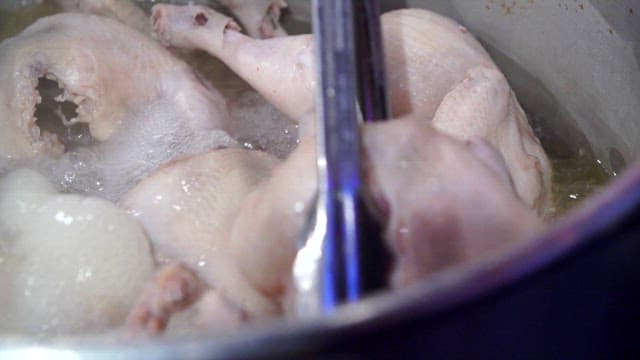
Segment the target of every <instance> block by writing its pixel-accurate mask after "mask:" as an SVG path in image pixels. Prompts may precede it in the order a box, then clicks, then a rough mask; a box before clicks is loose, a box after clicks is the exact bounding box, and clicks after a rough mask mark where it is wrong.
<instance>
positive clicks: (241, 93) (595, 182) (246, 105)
mask: <svg viewBox="0 0 640 360" xmlns="http://www.w3.org/2000/svg"><path fill="white" fill-rule="evenodd" d="M28 3H36V5H33V6H28V7H21V8H18V9H6V8H3V7H0V40H1V39H4V38H7V37H10V36H14V35H16V34H17V33H19V32H20V31H21V30H22V29H24V28H25V27H26V26H28V25H29V24H31V23H32V22H33V21H35V20H36V19H37V18H39V17H42V16H46V15H49V14H52V13H55V12H57V11H58V9H57V8H56V7H55V6H53V5H51V4H50V3H49V2H46V1H45V2H41V1H30V2H28ZM141 3H142V4H143V7H144V6H146V7H147V8H148V7H149V6H150V5H149V4H150V3H151V2H149V1H142V2H141ZM305 20H308V19H300V18H296V17H293V16H292V15H291V14H290V13H287V12H285V14H284V18H283V24H284V26H285V27H286V28H287V29H288V30H289V31H290V32H291V33H302V32H307V31H308V30H309V24H308V23H307V22H305ZM187 61H188V62H189V63H190V64H191V65H193V66H194V68H196V69H197V71H198V72H199V73H200V74H201V75H202V76H203V77H204V78H205V79H208V80H209V81H210V82H212V83H214V84H216V87H218V88H219V89H220V91H221V92H222V93H223V94H224V95H225V96H226V97H227V98H230V99H238V100H237V103H238V104H239V105H240V106H239V107H237V108H236V110H235V113H234V116H236V117H241V118H243V117H244V118H245V120H247V124H251V125H253V126H255V125H256V124H265V122H264V121H257V120H260V119H257V117H260V118H261V119H264V118H268V119H271V120H272V121H268V122H266V124H267V125H264V126H263V127H262V128H260V129H257V130H256V132H262V131H264V132H270V133H271V135H270V136H267V137H266V138H268V139H270V140H268V142H269V143H265V142H264V140H262V142H260V140H258V139H260V137H259V136H256V137H255V139H240V140H241V141H242V142H244V144H245V146H246V147H249V148H267V147H269V148H273V149H275V150H274V152H275V153H276V155H278V156H281V157H282V156H285V155H286V154H287V153H288V152H289V151H290V150H291V148H292V147H293V146H295V137H296V135H297V129H296V128H295V124H293V123H292V122H288V123H287V122H286V121H284V122H283V120H282V118H283V115H282V114H280V113H279V112H277V110H275V109H274V108H273V107H271V106H270V105H269V104H267V103H266V102H265V101H264V99H262V98H261V97H259V96H258V95H256V94H255V93H253V92H251V89H250V87H249V86H248V85H247V84H246V83H245V82H244V81H242V80H241V79H239V78H238V77H236V76H235V75H233V73H232V71H230V70H229V69H228V68H227V67H226V66H225V65H224V64H222V63H220V62H219V61H216V60H215V59H212V58H211V57H209V56H208V55H206V54H195V55H194V56H190V57H189V58H188V59H187ZM532 112H533V113H535V109H533V111H532ZM251 114H256V115H257V116H254V118H255V119H254V118H251ZM278 123H280V124H282V123H283V124H284V126H277V125H274V124H278ZM540 123H544V122H540ZM534 129H535V130H536V132H537V133H538V135H539V136H540V138H541V139H542V141H543V145H544V147H545V149H547V151H548V154H549V156H550V157H551V161H552V164H553V170H554V176H553V188H552V191H553V209H552V212H551V218H555V217H558V216H560V215H562V214H564V213H566V212H567V211H568V210H570V209H572V208H573V207H575V206H576V205H578V204H580V202H582V201H583V200H584V199H585V198H587V197H588V196H589V195H591V194H592V193H593V192H595V191H597V190H598V189H600V188H602V187H603V186H604V185H605V184H607V183H608V182H609V181H610V180H611V178H612V177H614V176H615V173H614V172H613V171H611V170H608V169H606V168H605V167H604V166H602V164H601V162H600V161H598V159H595V158H594V157H593V156H592V155H590V154H591V152H590V151H588V149H587V150H586V151H585V150H584V149H579V150H576V151H572V152H570V153H571V154H570V155H567V153H566V152H565V153H564V154H559V153H558V152H556V151H554V150H553V149H556V148H558V147H565V148H566V147H572V146H573V144H570V143H568V141H566V140H562V139H558V138H551V137H549V136H545V135H546V133H548V132H552V130H553V129H549V128H545V127H544V126H534ZM256 135H257V134H256ZM278 136H280V139H281V140H279V141H278V140H277V139H278ZM563 141H565V142H566V143H563V144H559V142H563ZM0 166H1V164H0Z"/></svg>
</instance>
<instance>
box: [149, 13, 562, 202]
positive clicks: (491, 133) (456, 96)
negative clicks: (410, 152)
mask: <svg viewBox="0 0 640 360" xmlns="http://www.w3.org/2000/svg"><path fill="white" fill-rule="evenodd" d="M196 18H198V19H200V20H202V21H194V19H196ZM204 19H206V21H204ZM152 23H153V28H154V32H155V33H156V34H157V36H158V38H159V39H160V40H161V41H162V42H163V43H165V44H167V45H171V46H175V47H179V48H199V49H203V50H205V51H207V52H209V53H210V54H212V55H214V56H216V57H217V58H219V59H220V60H222V61H223V62H225V63H226V64H227V65H228V66H229V67H230V68H231V69H233V70H234V71H235V72H236V73H237V74H238V75H239V76H240V77H242V78H243V79H245V80H246V81H247V82H249V83H250V84H251V85H252V86H253V87H254V88H256V89H257V90H258V91H259V92H260V93H261V94H262V95H263V96H264V97H265V98H267V99H268V100H269V101H271V102H272V103H273V104H274V105H275V106H276V107H278V108H279V109H280V110H281V111H283V112H284V113H285V114H287V115H289V116H290V117H291V118H293V119H302V118H303V115H304V114H306V113H309V112H310V111H313V101H314V94H315V78H314V76H315V72H314V70H313V68H314V64H313V54H312V48H311V36H310V35H300V36H289V37H282V38H275V39H267V40H257V39H253V38H250V37H247V36H245V35H243V34H241V33H240V32H239V31H240V28H239V26H238V25H237V24H236V23H234V22H233V21H232V20H231V19H229V18H227V17H225V16H223V15H221V14H219V13H217V12H215V11H213V10H211V9H209V8H206V7H203V6H190V5H189V6H174V5H156V6H154V8H153V14H152ZM382 27H383V35H384V44H385V53H386V63H387V77H388V82H389V91H390V98H391V105H392V112H393V114H394V116H396V117H398V116H403V115H407V114H413V115H414V116H417V117H419V118H421V119H425V121H434V120H437V121H435V124H434V125H435V126H436V127H437V128H440V129H443V130H444V131H445V132H447V133H449V134H452V135H455V136H456V137H458V138H461V139H469V138H470V137H472V136H478V137H481V138H483V139H485V140H487V141H489V142H490V143H491V144H492V145H493V146H494V147H496V148H497V149H498V151H499V152H500V153H501V154H503V156H504V157H505V158H506V159H507V161H508V168H509V171H510V172H511V175H512V177H513V180H514V182H515V185H516V190H517V192H518V195H519V196H520V198H521V199H522V200H523V201H525V202H526V203H527V205H529V206H530V207H531V208H535V209H538V210H539V212H540V213H544V212H545V211H546V209H547V208H548V207H549V201H550V186H551V167H550V163H549V160H548V159H547V157H546V155H545V153H544V151H543V150H542V147H541V145H540V143H539V141H538V139H537V138H536V137H535V135H534V134H533V131H532V130H531V127H530V126H529V124H528V122H527V120H526V116H525V115H524V112H523V111H522V109H521V107H520V105H519V104H518V102H517V100H516V99H515V96H514V95H513V94H512V92H511V89H510V88H509V85H508V83H507V82H506V80H505V79H504V77H502V75H501V73H500V71H499V70H498V68H497V67H496V66H495V64H494V63H493V61H492V60H491V58H490V57H489V55H488V54H487V53H486V52H485V51H484V49H483V48H482V46H481V45H480V44H479V43H478V42H477V41H476V40H475V38H474V37H473V36H472V35H471V34H470V33H469V32H468V31H467V30H466V29H465V28H463V27H462V26H460V25H458V24H456V23H455V22H454V21H452V20H450V19H448V18H446V17H443V16H441V15H437V14H435V13H431V12H429V11H426V10H418V9H405V10H398V11H393V12H390V13H387V14H384V15H383V16H382ZM485 74H488V75H485ZM480 78H481V79H485V80H482V81H484V87H483V86H481V85H478V84H477V83H478V82H479V81H471V80H469V79H480ZM465 79H467V80H465ZM472 87H474V88H472ZM450 93H451V95H448V94H450ZM478 96H482V99H480V100H476V99H474V97H476V98H477V97H478ZM494 96H495V99H493V97H494ZM447 98H449V100H448V101H446V102H447V103H449V104H453V103H456V104H457V103H458V102H460V101H461V100H460V99H461V98H464V100H462V103H463V104H464V105H460V107H461V108H466V109H469V110H466V111H464V110H459V112H460V113H463V116H462V117H460V118H457V119H455V120H453V121H455V122H456V123H457V124H458V125H451V124H450V123H449V122H448V121H446V120H445V121H442V119H443V118H447V116H446V115H444V114H441V115H440V116H439V117H438V118H436V110H437V109H438V107H439V106H440V104H441V103H442V102H443V101H444V100H446V99H447ZM478 101H480V102H482V101H484V103H483V104H484V106H485V107H486V108H491V107H493V106H495V107H496V109H491V113H488V112H480V113H475V112H474V111H473V110H472V106H474V105H475V104H476V103H477V102H478ZM462 103H461V104H462ZM452 106H453V105H448V106H445V107H444V108H443V110H442V112H449V111H452V110H447V108H449V107H452ZM454 107H455V106H454ZM459 124H463V126H460V125H459ZM303 125H304V124H303ZM503 127H505V128H508V130H504V129H502V128H503Z"/></svg>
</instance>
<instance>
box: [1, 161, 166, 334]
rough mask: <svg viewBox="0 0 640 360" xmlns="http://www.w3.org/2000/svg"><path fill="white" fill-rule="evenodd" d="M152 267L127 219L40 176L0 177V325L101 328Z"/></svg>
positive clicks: (56, 330) (114, 321)
mask: <svg viewBox="0 0 640 360" xmlns="http://www.w3.org/2000/svg"><path fill="white" fill-rule="evenodd" d="M153 267H154V262H153V257H152V255H151V249H150V246H149V243H148V241H147V238H146V236H145V234H144V232H143V230H142V228H141V227H140V225H138V224H137V223H136V221H135V220H133V219H131V218H130V217H129V216H128V215H127V214H126V213H125V212H124V211H122V210H121V209H119V208H118V207H117V206H115V205H114V204H112V203H110V202H107V201H105V200H101V199H97V198H88V197H82V196H78V195H60V194H58V193H57V192H56V191H55V189H54V188H53V186H52V185H51V184H49V183H48V182H47V180H46V179H45V178H44V177H42V176H41V175H39V174H37V173H35V172H33V171H31V170H17V171H15V172H13V173H11V174H9V175H8V176H6V177H5V178H3V179H2V181H0V288H2V291H0V332H3V333H7V332H16V333H28V334H61V333H85V332H104V331H105V330H106V329H108V328H109V327H113V326H117V325H121V324H122V323H123V322H124V319H125V316H126V315H127V312H128V311H129V309H130V307H131V306H132V304H133V301H134V300H135V299H136V297H137V296H138V294H139V293H140V291H141V290H142V288H143V286H144V284H145V282H146V281H147V280H148V279H149V278H150V276H151V274H152V271H153Z"/></svg>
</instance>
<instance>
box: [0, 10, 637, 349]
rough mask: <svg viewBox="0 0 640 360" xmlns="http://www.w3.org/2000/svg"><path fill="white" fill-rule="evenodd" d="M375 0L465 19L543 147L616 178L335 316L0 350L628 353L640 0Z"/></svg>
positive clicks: (633, 304) (632, 339)
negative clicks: (493, 249)
mask: <svg viewBox="0 0 640 360" xmlns="http://www.w3.org/2000/svg"><path fill="white" fill-rule="evenodd" d="M289 2H290V3H291V5H292V8H293V9H294V11H295V12H296V14H297V16H300V17H303V18H304V17H307V16H308V14H305V12H306V11H308V6H306V4H305V3H306V1H301V0H298V1H296V0H290V1H289ZM383 5H384V7H385V8H386V9H391V8H396V7H402V6H407V5H408V6H420V7H425V8H429V9H432V10H435V11H437V12H440V13H443V14H446V15H448V16H451V17H453V18H455V19H456V20H458V21H460V22H461V23H463V24H465V25H466V26H467V27H468V28H469V29H470V30H471V31H472V32H474V33H475V34H476V36H477V37H478V38H479V39H480V40H481V41H482V42H483V44H484V45H485V46H486V48H487V49H488V50H489V51H490V52H491V54H492V55H493V57H494V59H495V60H496V62H497V63H498V64H499V66H500V67H501V68H502V69H503V71H504V72H505V73H506V75H507V77H508V78H509V80H510V82H511V83H512V85H513V87H514V89H515V91H516V93H517V94H518V97H519V98H520V100H521V102H522V104H523V107H524V108H525V109H526V110H527V111H528V112H529V113H530V114H531V115H532V119H533V120H534V125H540V126H544V127H545V128H547V129H549V128H551V129H554V131H552V132H550V133H549V134H548V135H546V136H548V137H549V138H548V139H543V140H545V141H548V143H550V144H562V145H556V146H555V147H554V148H553V149H550V150H551V151H554V152H556V153H559V154H571V153H572V152H584V151H589V152H592V153H593V154H594V155H595V157H596V158H598V159H600V160H601V161H602V162H603V164H604V165H605V166H607V167H610V168H611V169H613V170H614V171H616V172H617V173H618V174H620V175H619V176H618V179H617V180H616V181H615V182H614V183H613V184H611V185H610V186H609V187H608V188H607V189H606V190H605V191H604V192H603V193H602V194H600V195H599V196H597V197H595V198H594V199H592V200H590V201H589V202H587V204H586V205H585V206H583V207H582V208H581V209H579V210H577V211H575V212H573V213H571V214H570V215H568V216H567V217H565V218H564V219H562V220H561V221H559V222H557V223H556V225H555V226H554V227H553V228H551V229H550V230H549V231H548V232H547V233H546V234H545V235H544V236H542V237H541V238H539V239H538V240H537V241H535V242H534V243H531V244H527V245H526V246H523V247H521V248H518V249H514V250H513V251H511V252H510V253H508V254H504V255H503V256H502V257H501V258H500V259H491V260H490V261H487V262H485V263H482V264H477V265H475V266H474V267H470V268H463V269H454V270H452V271H450V272H447V273H443V274H440V275H439V276H437V277H436V278H434V279H432V280H431V281H429V282H426V283H424V284H422V285H421V286H418V287H415V288H412V289H409V290H406V291H402V292H396V293H389V294H384V295H382V296H379V297H376V298H373V299H370V300H366V301H364V302H362V303H360V304H357V305H353V306H349V307H346V308H344V309H342V310H341V311H339V312H338V313H337V314H335V315H334V316H330V317H325V318H321V319H317V320H315V321H310V322H304V323H302V322H293V321H282V322H279V323H276V324H269V325H265V326H264V327H260V328H253V329H250V330H247V331H246V332H244V333H242V334H240V335H237V336H233V337H222V338H220V337H215V336H212V335H211V336H208V335H207V334H203V335H202V336H200V337H198V338H194V339H190V340H179V341H178V340H171V341H152V342H149V343H144V344H130V345H126V344H125V345H123V344H117V345H113V344H105V343H104V342H102V341H92V340H83V341H72V340H70V341H69V342H65V343H55V344H46V345H43V346H30V345H24V346H22V345H6V346H4V347H0V358H2V357H4V356H9V357H13V356H15V357H16V358H18V357H19V358H22V357H24V356H27V355H46V356H52V355H55V356H60V357H69V358H75V357H77V356H82V357H89V358H92V357H124V358H127V357H131V358H141V357H149V358H215V357H232V358H238V357H252V356H257V357H278V356H282V355H288V356H293V355H310V354H316V353H320V354H324V355H330V356H344V355H354V354H360V355H363V354H368V355H373V356H376V357H402V356H407V355H415V354H417V353H420V354H423V356H432V357H434V358H439V357H442V358H448V359H449V358H470V357H474V358H484V357H500V358H548V357H561V356H562V357H565V358H603V357H604V358H620V357H625V356H632V355H635V356H636V357H637V356H638V354H640V345H638V343H637V339H638V338H639V335H640V330H638V328H640V326H639V325H637V324H638V321H640V305H639V304H640V221H638V219H640V163H638V162H637V161H636V160H637V159H638V158H639V157H640V140H639V139H640V66H639V62H640V0H619V1H609V0H591V1H588V0H584V1H552V0H513V1H511V0H509V1H505V0H475V1H467V0H450V1H446V0H430V1H427V0H424V1H418V0H414V1H383ZM536 122H537V123H536ZM554 139H571V140H570V141H554ZM627 164H630V165H627Z"/></svg>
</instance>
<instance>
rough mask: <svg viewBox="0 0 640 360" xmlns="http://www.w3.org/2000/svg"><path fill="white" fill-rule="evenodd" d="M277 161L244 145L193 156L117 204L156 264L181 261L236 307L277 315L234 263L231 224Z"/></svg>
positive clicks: (154, 176)
mask: <svg viewBox="0 0 640 360" xmlns="http://www.w3.org/2000/svg"><path fill="white" fill-rule="evenodd" d="M279 162H280V161H279V160H278V159H276V158H275V157H272V156H270V155H268V154H266V153H263V152H259V151H249V150H244V149H223V150H218V151H214V152H210V153H206V154H202V155H196V156H194V157H190V158H186V159H183V160H179V161H176V162H173V163H171V164H169V165H167V166H165V167H163V168H161V169H159V170H158V171H156V172H155V173H154V174H152V175H151V176H149V177H148V178H146V179H144V180H143V181H142V182H141V183H140V184H138V186H136V187H135V188H134V189H133V190H132V191H130V192H129V193H128V194H127V195H126V196H125V197H124V198H123V199H122V200H121V202H120V204H121V206H122V207H123V208H124V209H126V210H127V211H128V212H129V213H130V214H131V215H132V216H133V217H134V218H136V219H137V220H138V221H139V222H140V223H141V224H142V225H143V227H144V228H145V230H146V231H147V233H148V234H149V237H150V239H151V242H152V244H153V247H154V251H155V255H156V258H157V259H158V260H159V261H160V263H163V264H171V263H176V262H177V263H182V264H184V265H185V266H186V267H187V268H188V269H191V271H193V272H194V273H195V274H196V275H197V276H198V278H200V279H201V280H202V281H203V282H204V284H206V287H207V288H210V289H213V290H212V291H213V292H215V293H216V294H218V296H219V297H220V298H222V299H228V300H229V301H230V302H232V303H233V304H235V306H236V307H237V308H238V309H242V310H243V311H246V312H248V313H260V314H269V313H273V314H275V313H277V312H278V309H277V307H276V306H275V305H274V304H273V302H272V301H271V300H269V299H267V298H266V297H264V296H262V295H261V294H260V293H259V292H257V291H256V290H255V289H254V288H253V287H252V286H249V284H248V283H247V282H246V281H245V280H244V278H243V277H242V275H241V274H240V271H239V270H238V269H237V268H236V263H235V261H234V260H233V258H232V253H231V246H230V242H231V224H233V223H234V221H235V219H236V218H237V217H238V212H239V210H240V208H241V204H242V203H243V201H244V198H245V197H246V196H247V195H248V194H249V193H250V192H251V191H253V190H254V189H255V187H256V186H258V184H260V183H261V182H263V181H265V180H267V179H268V178H269V176H270V173H271V170H272V169H273V168H274V167H275V166H276V165H277V164H278V163H279ZM247 216H251V215H250V214H247ZM173 272H174V273H175V272H176V271H175V270H174V271H173ZM178 272H179V271H178ZM181 278H182V277H181ZM185 294H188V292H185ZM152 295H153V293H152ZM147 297H151V295H147ZM185 297H188V296H187V295H185ZM144 303H147V304H148V303H153V301H151V300H149V301H145V302H143V304H144ZM137 311H138V312H140V310H137ZM204 311H206V310H204ZM152 313H153V312H152Z"/></svg>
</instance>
